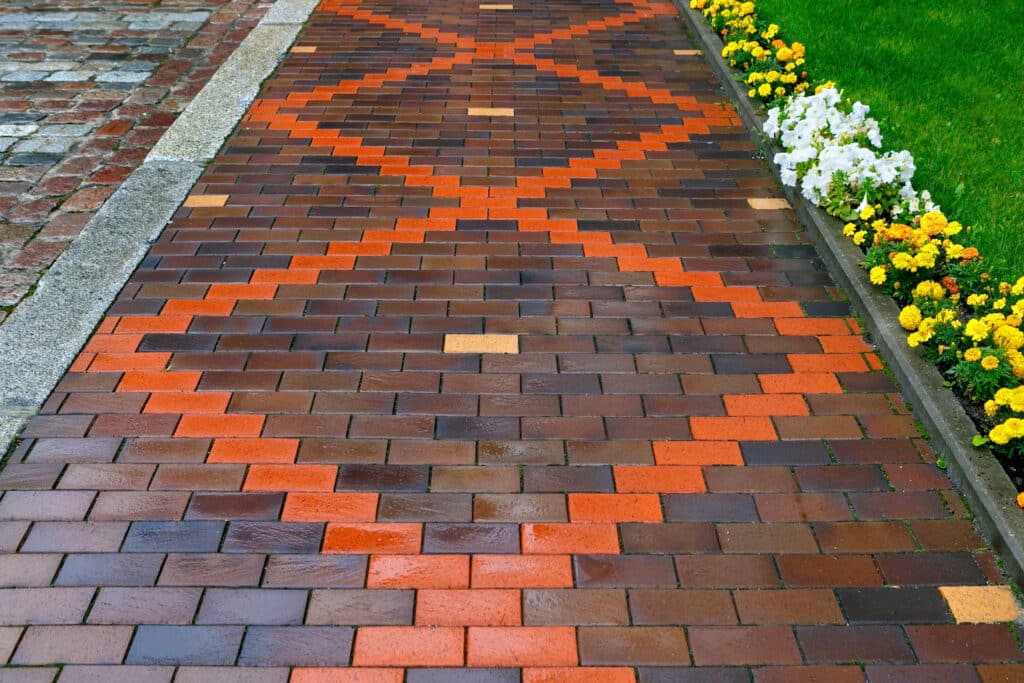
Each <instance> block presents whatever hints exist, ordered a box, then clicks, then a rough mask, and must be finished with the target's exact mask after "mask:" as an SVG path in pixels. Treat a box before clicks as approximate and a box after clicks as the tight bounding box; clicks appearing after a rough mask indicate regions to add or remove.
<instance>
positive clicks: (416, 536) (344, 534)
mask: <svg viewBox="0 0 1024 683" xmlns="http://www.w3.org/2000/svg"><path fill="white" fill-rule="evenodd" d="M422 537H423V525H422V524H408V523H388V524H384V523H372V524H338V523H333V524H328V525H327V532H326V533H325V534H324V548H323V551H324V552H325V553H361V554H367V553H388V554H403V553H404V554H409V553H418V552H419V551H420V545H421V539H422Z"/></svg>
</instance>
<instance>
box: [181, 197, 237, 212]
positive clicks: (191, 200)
mask: <svg viewBox="0 0 1024 683" xmlns="http://www.w3.org/2000/svg"><path fill="white" fill-rule="evenodd" d="M227 203H228V196H227V195H226V194H190V195H189V196H188V197H186V198H185V206H186V207H188V208H190V209H197V208H203V207H210V206H224V205H225V204H227Z"/></svg>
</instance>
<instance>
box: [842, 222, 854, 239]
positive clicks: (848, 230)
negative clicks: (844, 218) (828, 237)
mask: <svg viewBox="0 0 1024 683" xmlns="http://www.w3.org/2000/svg"><path fill="white" fill-rule="evenodd" d="M855 232H857V226H856V225H855V224H854V223H847V224H846V225H844V226H843V235H845V236H846V237H853V233H855Z"/></svg>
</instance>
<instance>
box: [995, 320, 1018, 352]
mask: <svg viewBox="0 0 1024 683" xmlns="http://www.w3.org/2000/svg"><path fill="white" fill-rule="evenodd" d="M992 340H993V341H994V342H995V343H996V344H998V345H999V346H1000V347H1002V348H1004V349H1013V350H1017V349H1019V348H1020V347H1021V346H1024V332H1021V331H1020V330H1018V329H1017V328H1016V327H1011V326H1010V325H1002V326H1000V327H998V328H997V329H996V331H995V332H993V333H992Z"/></svg>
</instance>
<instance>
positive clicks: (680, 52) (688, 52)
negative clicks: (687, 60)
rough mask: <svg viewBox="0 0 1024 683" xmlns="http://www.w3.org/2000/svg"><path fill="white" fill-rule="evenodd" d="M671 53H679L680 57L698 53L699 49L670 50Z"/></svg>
mask: <svg viewBox="0 0 1024 683" xmlns="http://www.w3.org/2000/svg"><path fill="white" fill-rule="evenodd" d="M672 54H674V55H679V56H680V57H689V56H692V55H699V54H700V50H672Z"/></svg>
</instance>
